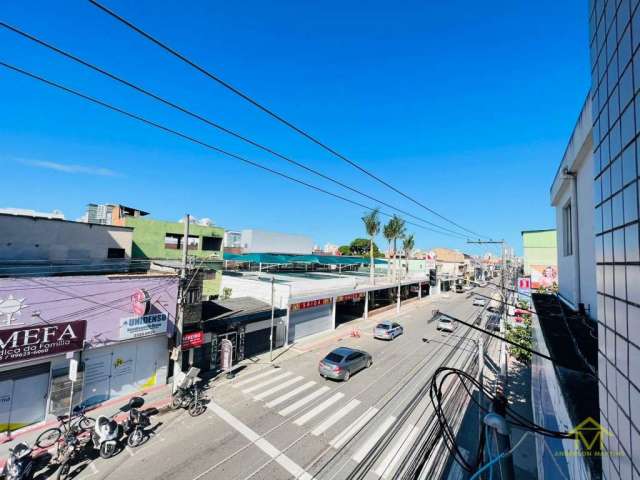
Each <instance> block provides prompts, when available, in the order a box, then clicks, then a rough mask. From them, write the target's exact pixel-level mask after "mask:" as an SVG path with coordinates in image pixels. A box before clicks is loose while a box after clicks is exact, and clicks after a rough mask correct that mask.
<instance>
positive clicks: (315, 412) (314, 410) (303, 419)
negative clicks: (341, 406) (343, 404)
mask: <svg viewBox="0 0 640 480" xmlns="http://www.w3.org/2000/svg"><path fill="white" fill-rule="evenodd" d="M342 397H344V393H342V392H338V393H336V394H334V395H333V396H331V397H329V398H327V399H326V400H325V401H324V402H322V403H321V404H320V405H316V406H315V407H314V408H312V409H311V410H309V411H308V412H307V413H305V414H304V415H302V416H301V417H300V418H298V419H297V420H296V421H295V422H293V423H295V424H296V425H304V424H305V423H307V422H308V421H309V420H311V419H312V418H313V417H315V416H317V415H319V414H320V413H321V412H323V411H325V410H326V409H327V408H329V407H330V406H331V405H333V404H334V403H336V402H337V401H338V400H340V399H341V398H342Z"/></svg>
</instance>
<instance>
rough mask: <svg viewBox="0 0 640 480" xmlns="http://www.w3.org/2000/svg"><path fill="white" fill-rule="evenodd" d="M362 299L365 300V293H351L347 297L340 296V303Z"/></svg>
mask: <svg viewBox="0 0 640 480" xmlns="http://www.w3.org/2000/svg"><path fill="white" fill-rule="evenodd" d="M361 298H364V294H363V293H349V294H347V295H340V296H339V297H338V302H346V301H348V300H360V299H361Z"/></svg>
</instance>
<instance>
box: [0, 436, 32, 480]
mask: <svg viewBox="0 0 640 480" xmlns="http://www.w3.org/2000/svg"><path fill="white" fill-rule="evenodd" d="M9 453H10V455H9V459H8V460H7V463H5V464H4V467H3V468H2V475H1V476H2V478H3V479H5V480H27V479H29V478H31V476H32V474H33V471H34V467H35V464H36V462H35V459H34V458H33V449H32V448H31V447H30V446H29V444H28V443H27V442H19V443H17V444H16V446H15V447H13V448H11V449H9Z"/></svg>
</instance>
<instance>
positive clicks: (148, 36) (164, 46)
mask: <svg viewBox="0 0 640 480" xmlns="http://www.w3.org/2000/svg"><path fill="white" fill-rule="evenodd" d="M89 2H91V3H92V4H93V5H94V6H96V7H97V8H99V9H100V10H102V11H103V12H105V13H107V14H109V15H110V16H111V17H113V18H115V19H116V20H118V21H120V22H121V23H122V24H124V25H126V26H127V27H129V28H130V29H132V30H133V31H135V32H137V33H138V34H140V35H142V36H143V37H144V38H146V39H147V40H149V41H151V42H152V43H154V44H156V45H157V46H158V47H160V48H162V49H163V50H165V51H166V52H168V53H170V54H171V55H173V56H175V57H176V58H178V59H180V60H182V61H183V62H185V63H186V64H187V65H189V66H191V67H193V68H194V69H196V70H197V71H199V72H200V73H202V74H203V75H205V76H206V77H208V78H210V79H211V80H213V81H215V82H217V83H218V84H220V85H222V86H223V87H224V88H226V89H227V90H230V91H231V92H233V93H234V94H236V95H238V96H239V97H241V98H242V99H244V100H246V101H247V102H249V103H250V104H252V105H253V106H254V107H256V108H258V109H260V110H262V111H263V112H264V113H266V114H267V115H269V116H270V117H272V118H274V119H275V120H277V121H278V122H280V123H282V124H283V125H286V126H287V127H289V128H290V129H292V130H294V131H295V132H297V133H299V134H300V135H302V136H303V137H305V138H306V139H308V140H310V141H311V142H313V143H315V144H316V145H318V146H319V147H321V148H323V149H324V150H326V151H327V152H329V153H331V154H332V155H334V156H335V157H337V158H339V159H341V160H343V161H345V162H347V163H348V164H349V165H351V166H352V167H354V168H356V169H358V170H359V171H361V172H362V173H364V174H365V175H367V176H369V177H371V178H373V179H374V180H376V181H378V182H379V183H381V184H382V185H384V186H386V187H387V188H389V189H391V190H393V191H394V192H396V193H398V194H399V195H401V196H403V197H404V198H406V199H407V200H410V201H411V202H413V203H415V204H416V205H418V206H420V207H422V208H424V209H425V210H427V211H428V212H430V213H432V214H433V215H435V216H437V217H439V218H441V219H442V220H445V221H447V222H449V223H450V224H452V225H455V226H456V227H458V228H459V229H461V230H464V231H466V232H469V233H471V234H473V235H477V236H480V237H484V238H488V237H486V236H485V235H480V234H478V233H476V232H474V231H473V230H469V229H468V228H466V227H463V226H462V225H460V224H458V223H456V222H454V221H453V220H450V219H449V218H447V217H445V216H444V215H441V214H440V213H438V212H436V211H435V210H433V209H432V208H430V207H428V206H426V205H424V204H423V203H421V202H419V201H418V200H416V199H414V198H413V197H411V196H409V195H407V194H406V193H404V192H403V191H401V190H400V189H398V188H396V187H394V186H393V185H391V184H390V183H388V182H387V181H385V180H383V179H382V178H380V177H379V176H377V175H375V174H374V173H372V172H370V171H369V170H367V169H366V168H364V167H362V166H360V165H359V164H357V163H356V162H354V161H353V160H350V159H349V158H347V157H346V156H344V155H342V154H341V153H339V152H337V151H336V150H334V149H333V148H331V147H329V146H328V145H326V144H325V143H323V142H321V141H320V140H318V139H317V138H315V137H313V136H312V135H311V134H309V133H307V132H306V131H304V130H302V129H301V128H300V127H297V126H296V125H294V124H293V123H291V122H289V121H288V120H286V119H285V118H283V117H282V116H280V115H278V114H277V113H275V112H274V111H273V110H271V109H269V108H267V107H265V106H264V105H262V104H260V103H259V102H258V101H256V100H254V99H253V98H251V97H250V96H249V95H247V94H246V93H244V92H242V91H241V90H239V89H238V88H236V87H234V86H233V85H231V84H230V83H228V82H226V81H224V80H222V79H221V78H220V77H218V76H216V75H214V74H212V73H211V72H209V71H208V70H206V69H205V68H203V67H201V66H199V65H198V64H196V63H195V62H193V61H191V60H189V59H188V58H187V57H186V56H184V55H182V54H181V53H179V52H177V51H176V50H174V49H173V48H171V47H169V46H168V45H167V44H165V43H163V42H161V41H160V40H158V39H156V38H155V37H153V36H152V35H151V34H149V33H147V32H145V31H144V30H142V29H141V28H139V27H137V26H136V25H134V24H133V23H131V22H130V21H128V20H126V19H125V18H123V17H122V16H120V15H118V14H117V13H115V12H114V11H113V10H110V9H109V8H107V7H105V6H104V5H101V4H100V3H98V2H97V1H95V0H89Z"/></svg>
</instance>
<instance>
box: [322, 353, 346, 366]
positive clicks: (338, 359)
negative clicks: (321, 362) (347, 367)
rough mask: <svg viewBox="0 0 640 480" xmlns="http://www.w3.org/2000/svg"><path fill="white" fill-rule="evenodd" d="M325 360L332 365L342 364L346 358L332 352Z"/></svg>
mask: <svg viewBox="0 0 640 480" xmlns="http://www.w3.org/2000/svg"><path fill="white" fill-rule="evenodd" d="M324 359H325V360H326V361H328V362H331V363H340V362H341V361H342V360H344V357H343V356H342V355H338V354H337V353H333V352H331V353H330V354H329V355H327V356H326V357H324Z"/></svg>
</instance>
